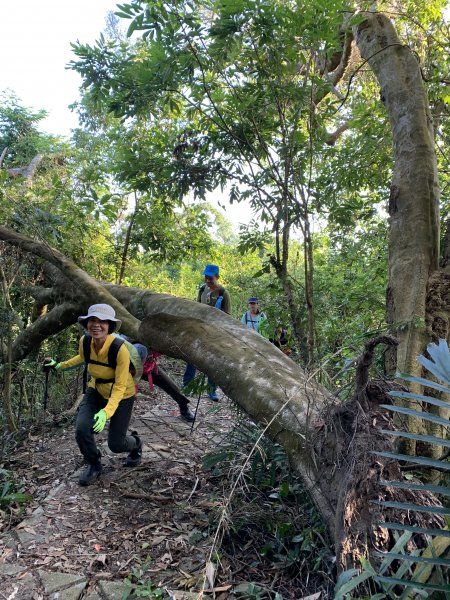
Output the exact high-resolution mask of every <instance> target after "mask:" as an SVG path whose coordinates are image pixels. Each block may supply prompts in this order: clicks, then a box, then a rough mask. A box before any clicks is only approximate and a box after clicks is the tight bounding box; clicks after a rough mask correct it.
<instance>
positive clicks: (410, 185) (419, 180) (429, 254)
mask: <svg viewBox="0 0 450 600" xmlns="http://www.w3.org/2000/svg"><path fill="white" fill-rule="evenodd" d="M363 15H364V17H365V19H364V21H363V22H362V23H360V24H359V25H357V26H356V27H355V28H354V34H355V39H356V42H357V45H358V48H359V50H360V52H361V56H362V57H363V58H364V59H366V60H367V62H368V63H369V64H370V66H371V68H372V69H373V71H374V73H375V75H376V77H377V79H378V81H379V84H380V97H381V100H382V102H383V103H384V104H385V106H386V110H387V113H388V116H389V120H390V123H391V128H392V135H393V141H394V161H395V163H394V171H393V178H392V184H391V191H390V198H389V215H390V233H389V283H388V289H387V313H388V322H389V323H390V326H391V331H392V332H393V333H394V334H395V336H396V337H397V338H398V339H399V341H400V344H399V346H398V348H397V352H396V356H395V358H394V359H393V360H391V362H390V370H391V372H395V371H396V370H398V371H400V372H402V373H408V374H410V375H421V368H420V365H419V364H418V363H417V361H416V357H417V356H418V355H420V354H423V353H424V351H425V348H426V345H427V343H428V342H429V341H430V336H429V333H428V332H427V329H426V325H425V323H426V319H427V291H428V282H429V278H430V275H431V274H432V273H433V272H434V271H436V269H437V268H438V260H439V183H438V176H437V166H436V155H435V148H434V135H433V125H432V120H431V114H430V110H429V105H428V98H427V93H426V90H425V88H424V85H423V82H422V76H421V71H420V67H419V63H418V60H417V58H416V56H415V55H414V53H413V51H412V50H411V48H409V47H408V46H406V45H404V44H402V43H401V41H400V40H399V38H398V36H397V33H396V31H395V29H394V26H393V25H392V23H391V21H390V20H389V19H388V18H387V17H386V16H385V15H382V14H373V13H363ZM411 387H412V388H414V385H413V386H411ZM415 391H417V392H419V393H420V391H421V390H420V389H417V390H415ZM410 428H412V430H416V429H417V423H414V422H411V423H410ZM406 450H407V451H409V452H414V445H413V443H410V444H409V447H408V446H407V447H406Z"/></svg>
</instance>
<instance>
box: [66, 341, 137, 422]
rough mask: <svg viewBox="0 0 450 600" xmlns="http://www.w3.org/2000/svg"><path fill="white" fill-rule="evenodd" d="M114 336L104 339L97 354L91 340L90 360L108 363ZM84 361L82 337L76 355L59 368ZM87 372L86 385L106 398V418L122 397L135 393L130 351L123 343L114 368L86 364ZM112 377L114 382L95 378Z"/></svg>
mask: <svg viewBox="0 0 450 600" xmlns="http://www.w3.org/2000/svg"><path fill="white" fill-rule="evenodd" d="M114 339H115V337H114V336H113V335H111V334H109V335H108V336H107V338H106V340H105V343H104V344H103V346H102V347H101V349H100V352H99V353H98V354H97V353H96V351H95V348H94V340H92V341H91V360H96V361H98V362H102V363H108V350H109V347H110V346H111V344H112V342H113V340H114ZM83 363H84V352H83V338H81V339H80V345H79V348H78V354H77V356H74V357H73V358H70V359H69V360H66V361H64V362H62V363H61V367H60V368H61V369H69V368H70V367H75V366H77V365H80V364H83ZM88 373H89V375H90V376H91V379H90V381H89V383H88V387H91V388H96V390H97V391H98V393H99V394H100V395H101V396H103V398H105V400H108V404H107V405H106V406H105V408H104V411H105V412H106V414H107V416H108V419H110V418H111V417H112V416H113V414H114V413H115V412H116V409H117V407H118V405H119V402H120V401H121V400H123V399H124V398H130V397H131V396H134V394H135V387H134V381H133V377H132V375H131V373H130V353H129V352H128V348H127V347H126V346H125V344H122V346H121V347H120V349H119V352H118V353H117V366H116V369H115V370H114V369H113V368H112V367H108V366H106V365H105V366H103V365H94V364H91V363H89V364H88ZM97 378H98V379H114V378H115V382H114V383H96V379H97Z"/></svg>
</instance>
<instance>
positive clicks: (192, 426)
mask: <svg viewBox="0 0 450 600" xmlns="http://www.w3.org/2000/svg"><path fill="white" fill-rule="evenodd" d="M204 383H205V374H204V373H203V375H202V381H201V383H200V389H199V392H198V400H197V406H196V407H195V413H194V420H193V421H192V425H191V433H192V431H193V430H194V425H195V420H196V419H197V411H198V407H199V404H200V398H201V397H202V391H203V384H204Z"/></svg>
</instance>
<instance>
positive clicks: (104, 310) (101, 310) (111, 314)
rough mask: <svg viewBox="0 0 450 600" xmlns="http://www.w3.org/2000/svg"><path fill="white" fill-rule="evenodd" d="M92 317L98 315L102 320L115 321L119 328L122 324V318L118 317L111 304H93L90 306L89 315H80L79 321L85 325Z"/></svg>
mask: <svg viewBox="0 0 450 600" xmlns="http://www.w3.org/2000/svg"><path fill="white" fill-rule="evenodd" d="M91 317H97V319H100V320H101V321H113V322H114V323H117V329H118V328H119V327H120V326H121V324H122V321H121V320H120V319H116V311H115V310H114V309H113V307H112V306H110V305H109V304H93V305H92V306H90V307H89V308H88V314H87V315H82V316H81V317H78V322H79V323H81V324H82V325H84V321H87V320H88V319H90V318H91Z"/></svg>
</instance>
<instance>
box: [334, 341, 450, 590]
mask: <svg viewBox="0 0 450 600" xmlns="http://www.w3.org/2000/svg"><path fill="white" fill-rule="evenodd" d="M427 353H428V355H429V357H430V358H427V357H425V356H419V357H418V359H417V360H418V362H419V363H420V364H421V365H422V366H423V367H424V368H425V369H427V370H428V371H429V372H430V373H431V374H432V375H433V376H434V377H435V378H436V379H438V380H439V381H441V382H443V383H442V384H441V383H436V382H434V381H430V380H428V379H424V378H421V377H411V376H403V375H399V376H398V377H399V378H400V379H404V380H407V381H410V382H414V383H416V384H421V385H425V386H427V387H428V388H432V389H435V390H437V391H439V392H444V393H446V394H450V387H449V386H450V352H449V348H448V346H447V342H446V341H445V340H440V341H439V344H438V345H436V344H429V345H428V346H427ZM391 395H392V396H394V397H396V398H401V399H402V400H404V401H409V402H413V403H416V402H420V403H425V404H429V405H432V406H439V407H443V408H445V409H448V406H449V404H448V402H446V401H443V400H439V399H437V398H433V397H430V396H427V395H422V394H417V393H413V392H404V391H392V392H391ZM382 408H385V409H387V410H390V411H392V412H394V413H397V414H400V415H402V414H408V415H413V416H415V417H417V418H418V419H420V420H422V421H431V422H434V423H438V424H441V425H444V426H445V427H446V431H447V432H448V429H447V428H448V427H449V426H450V421H449V420H448V419H444V418H442V417H438V416H436V415H432V414H430V413H428V412H422V411H417V410H413V409H409V408H405V407H402V406H389V405H382ZM383 433H385V434H386V435H389V436H393V437H394V439H397V438H399V437H403V438H407V439H412V440H415V441H417V442H421V443H424V442H425V443H428V444H434V445H436V446H438V447H440V446H447V447H448V446H450V442H449V441H448V440H446V439H442V438H440V437H436V436H429V435H423V434H421V433H413V432H406V431H391V430H384V431H383ZM374 454H375V455H377V456H382V457H385V458H390V459H393V460H399V461H405V462H408V463H410V464H413V465H418V467H420V468H426V467H429V468H432V469H433V468H437V469H439V470H450V463H449V462H448V459H447V458H446V457H445V456H443V457H442V458H441V460H435V459H430V458H428V457H423V456H410V455H405V454H399V453H397V452H374ZM380 485H382V486H383V487H392V488H397V489H405V490H410V491H414V492H429V493H431V494H436V495H437V496H438V497H442V498H444V499H446V498H448V497H449V496H450V489H449V488H448V487H445V486H437V485H432V484H428V483H413V482H411V481H409V480H408V479H407V478H405V480H404V481H380ZM375 504H378V505H379V506H381V507H385V508H389V509H396V510H400V511H405V510H406V511H419V512H426V513H429V514H437V515H444V516H445V518H446V519H447V527H446V528H445V529H442V530H441V529H431V528H426V527H415V526H408V525H403V524H400V523H390V522H389V521H388V522H386V523H385V522H382V523H377V524H376V525H377V526H379V527H385V528H387V529H390V530H391V531H393V532H394V535H395V537H396V543H395V545H394V547H393V548H392V549H391V550H390V551H389V552H386V553H379V554H380V557H381V558H382V562H381V566H380V568H378V569H376V570H375V569H374V568H373V566H372V565H370V564H369V563H368V562H364V563H363V564H362V571H361V572H359V571H358V570H352V571H351V572H350V571H348V572H345V573H343V574H342V576H341V578H340V579H339V581H338V582H337V585H336V590H335V598H336V599H337V600H338V599H344V598H346V597H348V594H349V593H351V592H352V591H353V590H356V589H357V588H358V586H359V585H360V584H361V583H363V582H366V581H367V580H372V581H373V582H375V583H376V584H378V586H379V587H380V588H381V589H382V590H383V593H380V594H377V595H376V597H377V598H380V599H382V598H401V599H405V600H406V599H407V598H410V597H411V596H410V595H409V592H410V590H411V589H412V590H413V591H414V592H416V593H420V595H421V597H425V598H427V597H430V598H431V597H433V598H435V597H437V596H435V595H434V594H433V595H430V594H431V592H442V593H443V595H442V597H443V598H444V597H445V598H448V597H450V593H449V589H450V587H449V586H450V560H449V559H446V558H442V555H443V554H444V553H445V551H446V549H447V548H448V547H449V546H450V532H449V531H448V523H449V521H448V517H447V515H449V514H450V509H449V508H447V507H446V506H442V507H441V506H423V505H419V504H415V503H413V502H410V503H405V502H398V501H385V500H382V501H376V502H375ZM397 531H403V533H402V534H401V535H399V534H397ZM413 534H416V535H417V534H423V535H424V537H425V539H426V541H427V546H426V548H425V550H415V551H414V552H412V553H411V552H410V551H409V550H408V542H409V541H410V539H411V537H412V536H413ZM412 565H416V566H415V568H413V566H412ZM432 571H433V573H434V574H435V578H434V580H431V581H430V575H431V572H432ZM399 587H400V588H403V589H404V591H403V593H400V594H399V593H398V592H397V591H396V590H397V589H398V588H399ZM428 592H430V594H429V593H428ZM371 597H372V596H371Z"/></svg>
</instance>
